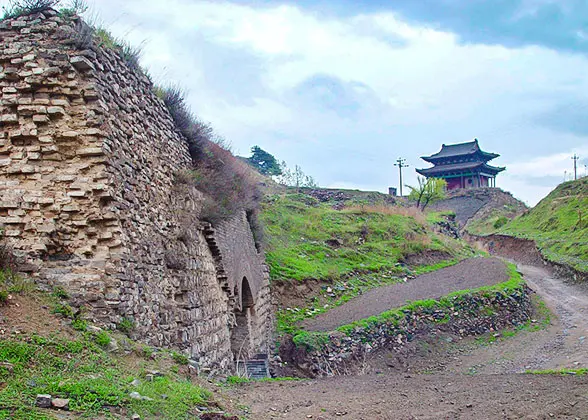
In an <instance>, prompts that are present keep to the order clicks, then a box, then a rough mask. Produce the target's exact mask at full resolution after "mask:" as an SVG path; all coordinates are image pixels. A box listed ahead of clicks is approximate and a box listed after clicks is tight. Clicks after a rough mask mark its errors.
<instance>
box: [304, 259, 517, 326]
mask: <svg viewBox="0 0 588 420" xmlns="http://www.w3.org/2000/svg"><path fill="white" fill-rule="evenodd" d="M507 280H508V274H507V270H506V265H505V263H504V262H502V261H501V260H499V259H498V258H470V259H468V260H465V261H462V262H460V263H459V264H456V265H454V266H452V267H447V268H443V269H441V270H437V271H434V272H431V273H427V274H423V275H422V276H419V277H417V278H416V279H414V280H410V281H408V282H407V283H401V284H393V285H390V286H385V287H379V288H376V289H372V290H370V291H368V292H366V293H364V294H363V295H361V296H358V297H356V298H354V299H352V300H350V301H349V302H347V303H345V304H344V305H341V306H338V307H336V308H333V309H331V310H330V311H328V312H325V313H324V314H321V315H319V316H317V317H316V318H313V319H309V320H306V321H304V322H303V323H302V326H303V328H304V329H306V330H309V331H332V330H334V329H336V328H338V327H340V326H342V325H346V324H349V323H351V322H353V321H357V320H360V319H364V318H368V317H370V316H374V315H379V314H381V313H382V312H385V311H388V310H390V309H393V308H397V307H400V306H402V305H404V304H405V303H406V301H408V300H410V301H415V300H421V299H431V298H433V299H436V298H439V297H441V296H445V295H447V294H449V293H451V292H455V291H457V290H465V289H474V288H477V287H481V286H488V285H492V284H496V283H502V282H504V281H507Z"/></svg>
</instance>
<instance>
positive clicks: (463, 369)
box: [232, 265, 588, 420]
mask: <svg viewBox="0 0 588 420" xmlns="http://www.w3.org/2000/svg"><path fill="white" fill-rule="evenodd" d="M519 269H520V270H521V272H522V273H523V275H524V277H525V279H526V281H527V282H528V284H529V286H530V287H531V288H532V289H533V290H534V291H535V292H536V293H537V295H538V296H540V297H541V299H542V300H543V301H544V302H545V304H546V305H547V307H549V309H550V310H551V312H552V313H551V315H547V316H548V317H550V322H549V325H547V326H545V328H537V329H534V328H530V329H523V330H522V331H519V332H517V333H516V334H514V336H512V337H510V336H509V337H507V336H504V337H499V338H498V339H497V341H495V342H490V341H485V339H486V338H492V337H493V336H492V335H488V336H487V337H482V338H478V339H476V338H466V339H463V340H460V339H459V338H458V337H452V336H435V337H432V338H431V339H430V340H423V341H420V342H415V343H413V344H414V346H413V347H412V348H409V349H407V351H406V352H405V353H404V354H400V355H399V354H397V353H392V352H389V353H388V354H386V353H385V352H381V353H379V354H375V355H374V356H373V359H372V360H371V361H370V362H369V363H368V366H367V368H366V371H369V372H371V374H370V375H366V376H350V377H333V378H325V379H319V380H310V381H300V382H289V381H288V382H280V383H256V384H250V385H244V386H240V387H238V388H236V389H234V390H233V391H232V392H233V395H234V396H235V397H236V398H238V399H239V400H240V401H241V402H242V403H244V404H246V405H247V406H248V407H249V410H248V413H249V418H251V419H261V420H263V419H277V418H282V419H304V418H312V419H325V420H327V419H339V418H348V419H354V420H360V419H377V420H379V419H497V418H500V419H550V418H554V419H588V376H574V375H529V374H523V373H521V372H525V371H526V370H545V369H562V368H573V369H578V368H585V367H588V343H586V338H585V337H588V320H587V315H588V286H587V287H582V286H579V285H572V284H569V283H566V282H564V281H563V280H561V279H557V278H554V277H553V276H551V275H550V273H549V272H548V271H547V270H546V269H544V268H542V267H533V266H524V265H523V266H519ZM543 315H544V316H545V314H543ZM540 324H541V320H538V322H537V325H540Z"/></svg>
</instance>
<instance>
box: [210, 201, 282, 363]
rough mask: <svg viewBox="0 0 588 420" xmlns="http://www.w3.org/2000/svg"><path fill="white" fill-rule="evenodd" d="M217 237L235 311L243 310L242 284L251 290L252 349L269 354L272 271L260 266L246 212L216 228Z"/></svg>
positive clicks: (250, 345) (250, 337) (250, 341)
mask: <svg viewBox="0 0 588 420" xmlns="http://www.w3.org/2000/svg"><path fill="white" fill-rule="evenodd" d="M216 237H217V240H218V243H219V248H220V251H221V254H222V260H223V265H224V268H225V270H226V271H227V277H228V282H229V285H230V287H231V288H232V291H233V293H234V296H235V297H236V302H235V304H236V309H237V310H243V309H244V308H245V306H246V305H245V304H244V302H243V300H244V298H243V294H244V292H243V284H244V282H245V281H247V284H248V286H249V287H250V290H251V293H252V295H253V296H252V297H253V302H252V303H253V306H252V307H251V308H250V311H249V312H250V313H249V323H250V328H249V332H250V335H249V350H253V349H258V350H261V351H263V352H267V350H268V349H267V347H266V343H267V342H268V340H267V336H268V334H269V333H270V331H269V329H268V326H269V325H271V319H270V316H271V302H270V293H269V269H268V268H267V266H265V264H260V263H259V261H260V260H262V259H263V256H262V255H260V254H259V253H258V251H257V249H256V247H255V241H254V239H253V234H252V233H251V227H250V225H249V222H248V220H247V217H246V215H245V213H244V212H243V213H242V214H241V215H240V216H239V217H236V218H234V219H233V220H231V221H230V223H223V224H221V225H220V226H219V227H218V228H217V229H216ZM260 280H261V281H260Z"/></svg>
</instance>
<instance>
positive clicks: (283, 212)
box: [261, 194, 471, 281]
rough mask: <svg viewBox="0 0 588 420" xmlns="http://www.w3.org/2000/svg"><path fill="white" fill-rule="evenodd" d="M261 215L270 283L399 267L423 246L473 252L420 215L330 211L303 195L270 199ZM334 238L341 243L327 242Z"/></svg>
mask: <svg viewBox="0 0 588 420" xmlns="http://www.w3.org/2000/svg"><path fill="white" fill-rule="evenodd" d="M400 210H402V209H400ZM400 210H399V212H400ZM261 218H262V221H263V223H264V225H265V226H266V235H267V237H268V240H269V244H268V249H267V253H266V259H267V263H268V264H269V266H270V276H271V279H272V281H283V280H289V279H292V280H304V279H340V278H342V277H343V276H345V275H348V274H350V273H352V272H353V271H363V272H376V271H382V270H398V265H397V263H398V262H399V261H401V260H402V258H403V257H405V256H408V255H413V254H418V253H420V252H422V251H427V250H438V251H446V252H448V253H449V254H451V255H453V256H458V255H463V254H468V253H469V255H471V250H470V249H469V248H467V246H466V245H464V244H463V243H461V242H459V241H455V240H451V239H450V238H447V237H444V236H442V235H437V234H435V233H433V232H432V230H431V229H430V226H429V224H428V223H427V222H426V220H424V217H423V218H422V219H423V220H417V219H415V218H414V217H411V216H408V215H403V214H392V213H391V211H387V212H383V213H378V212H371V211H369V212H368V211H365V212H364V211H362V210H361V208H354V209H352V210H334V209H333V208H331V207H330V206H329V205H326V204H321V203H319V202H318V201H317V200H316V199H314V198H312V197H310V196H307V195H303V194H287V195H280V196H278V195H276V196H272V197H270V198H268V199H267V200H266V201H265V202H264V203H263V210H262V214H261ZM334 239H336V240H338V241H339V243H340V246H329V245H328V244H327V243H326V241H328V240H334Z"/></svg>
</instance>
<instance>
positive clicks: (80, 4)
mask: <svg viewBox="0 0 588 420" xmlns="http://www.w3.org/2000/svg"><path fill="white" fill-rule="evenodd" d="M88 9H89V6H88V3H87V2H86V1H85V0H71V1H70V2H69V4H68V5H67V6H66V7H63V8H61V9H59V14H61V15H62V16H68V17H72V16H76V15H81V14H83V13H86V12H87V11H88Z"/></svg>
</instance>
